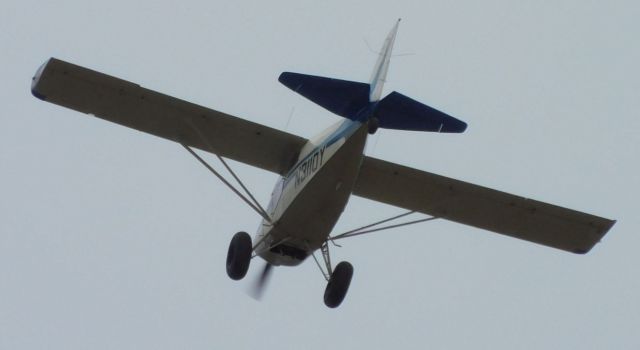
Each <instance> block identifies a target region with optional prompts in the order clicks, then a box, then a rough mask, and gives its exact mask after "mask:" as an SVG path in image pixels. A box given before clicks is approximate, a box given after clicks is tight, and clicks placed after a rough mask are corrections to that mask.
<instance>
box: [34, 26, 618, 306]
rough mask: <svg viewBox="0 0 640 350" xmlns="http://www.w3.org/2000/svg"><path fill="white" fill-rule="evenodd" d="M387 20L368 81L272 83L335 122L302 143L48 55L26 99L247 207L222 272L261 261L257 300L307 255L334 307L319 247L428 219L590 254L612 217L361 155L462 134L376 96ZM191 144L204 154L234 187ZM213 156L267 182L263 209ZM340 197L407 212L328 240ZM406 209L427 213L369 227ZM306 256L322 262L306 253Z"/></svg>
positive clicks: (338, 273)
mask: <svg viewBox="0 0 640 350" xmlns="http://www.w3.org/2000/svg"><path fill="white" fill-rule="evenodd" d="M399 23H400V20H398V22H396V23H395V25H394V26H393V28H392V30H391V32H390V33H389V34H388V36H387V37H386V39H385V41H384V44H383V46H382V49H381V51H380V52H379V57H378V60H377V63H376V65H375V68H374V70H373V74H372V77H371V80H370V82H369V83H368V84H367V83H361V82H354V81H347V80H340V79H332V78H326V77H320V76H313V75H306V74H299V73H290V72H285V73H282V74H281V75H280V77H279V79H278V80H279V81H280V82H281V83H282V84H284V85H285V86H287V87H288V88H290V89H292V90H293V91H295V92H297V93H299V94H301V95H302V96H304V97H305V98H307V99H309V100H311V101H312V102H314V103H316V104H318V105H320V106H322V107H324V108H325V109H327V110H329V111H330V112H332V113H334V114H336V115H338V116H340V117H343V120H341V121H340V122H338V123H336V124H334V125H333V126H331V127H330V128H328V129H327V130H325V131H324V132H322V133H320V134H319V135H317V136H316V137H313V138H311V139H308V140H307V139H305V138H302V137H300V136H296V135H292V134H289V133H287V132H284V131H280V130H276V129H272V128H270V127H267V126H264V125H260V124H257V123H253V122H251V121H247V120H244V119H241V118H238V117H234V116H231V115H228V114H225V113H222V112H218V111H215V110H212V109H208V108H205V107H201V106H198V105H195V104H192V103H189V102H186V101H183V100H180V99H177V98H174V97H170V96H167V95H163V94H161V93H158V92H155V91H151V90H148V89H146V88H143V87H141V86H139V85H137V84H134V83H131V82H128V81H125V80H122V79H118V78H115V77H112V76H108V75H106V74H103V73H99V72H96V71H93V70H90V69H87V68H83V67H80V66H77V65H74V64H71V63H68V62H64V61H61V60H58V59H55V58H50V59H49V60H48V61H46V62H45V64H44V65H43V66H42V67H40V69H39V70H38V71H37V72H36V75H35V77H34V78H33V81H32V86H31V91H32V94H33V95H34V96H35V97H37V98H39V99H41V100H44V101H47V102H51V103H54V104H57V105H61V106H64V107H67V108H70V109H73V110H76V111H79V112H83V113H87V114H92V115H94V116H96V117H99V118H102V119H106V120H108V121H111V122H114V123H118V124H121V125H124V126H127V127H130V128H133V129H137V130H139V131H142V132H146V133H149V134H152V135H156V136H159V137H162V138H165V139H168V140H172V141H175V142H178V143H180V144H181V145H182V146H183V147H184V148H185V149H186V150H187V151H188V152H189V153H191V155H193V156H194V157H195V158H196V159H197V160H198V161H199V162H201V163H202V164H203V165H204V166H205V167H207V169H209V170H210V171H211V172H212V173H213V174H214V175H215V176H216V177H218V178H219V179H220V180H221V181H222V182H223V183H224V184H225V185H226V186H228V187H229V188H230V189H231V190H232V191H233V192H234V193H235V194H236V195H238V196H239V197H240V198H241V199H242V200H243V201H244V202H246V203H247V204H248V205H249V206H250V207H251V208H252V209H253V210H255V211H256V212H257V213H258V215H260V216H261V217H262V221H261V223H260V226H259V228H258V231H257V233H256V235H255V236H254V238H253V239H252V238H251V236H250V235H249V234H247V233H246V232H238V233H236V234H235V235H234V236H233V238H232V239H231V243H230V244H229V249H228V253H227V261H226V270H227V274H228V275H229V277H230V278H232V279H234V280H240V279H242V278H243V277H244V276H245V275H246V273H247V270H248V268H249V264H250V261H251V260H252V258H254V257H257V256H259V257H261V258H262V259H264V260H265V261H266V264H265V267H264V269H263V271H262V274H261V275H260V277H259V279H258V281H257V284H256V295H257V296H258V295H259V294H260V293H261V292H262V289H263V288H264V285H265V283H266V280H267V278H268V276H269V275H270V271H271V268H272V266H295V265H299V264H300V263H302V262H303V261H305V260H306V259H307V258H308V257H309V256H312V257H313V259H314V260H315V262H316V264H317V265H318V267H319V268H320V271H321V272H322V274H323V275H324V277H325V279H326V281H327V286H326V289H325V293H324V303H325V304H326V305H327V306H328V307H330V308H335V307H337V306H339V305H340V304H341V303H342V301H343V299H344V297H345V295H346V293H347V290H348V289H349V285H350V282H351V278H352V275H353V267H352V265H351V264H350V263H348V262H346V261H343V262H340V263H339V264H337V265H336V266H335V267H333V266H332V263H331V259H330V255H329V245H330V244H336V243H335V241H336V240H339V239H343V238H347V237H353V236H357V235H361V234H365V233H370V232H376V231H380V230H385V229H391V228H395V227H400V226H404V225H409V224H414V223H418V222H424V221H428V220H434V219H445V220H450V221H454V222H458V223H462V224H466V225H470V226H474V227H477V228H481V229H485V230H488V231H493V232H497V233H500V234H504V235H507V236H511V237H515V238H519V239H523V240H527V241H530V242H534V243H537V244H542V245H545V246H549V247H553V248H557V249H562V250H565V251H569V252H573V253H578V254H584V253H587V252H588V251H589V250H591V248H592V247H593V246H594V245H595V244H596V243H598V242H599V241H600V239H601V238H602V237H603V236H604V235H605V234H606V233H607V232H608V231H609V229H610V228H611V227H612V226H613V225H614V224H615V221H614V220H609V219H605V218H602V217H598V216H594V215H590V214H586V213H581V212H578V211H574V210H571V209H566V208H562V207H558V206H555V205H552V204H547V203H543V202H539V201H536V200H532V199H528V198H523V197H519V196H515V195H511V194H507V193H504V192H500V191H497V190H493V189H489V188H486V187H481V186H478V185H474V184H470V183H467V182H463V181H459V180H455V179H451V178H447V177H444V176H440V175H436V174H431V173H428V172H425V171H421V170H417V169H412V168H409V167H406V166H402V165H398V164H394V163H391V162H387V161H384V160H381V159H376V158H373V157H369V156H366V155H364V148H365V142H366V141H367V137H368V135H370V134H373V133H375V132H376V131H377V130H378V129H379V128H382V129H396V130H409V131H430V132H437V133H462V132H464V131H465V129H466V128H467V124H466V123H464V122H463V121H460V120H458V119H456V118H454V117H452V116H450V115H447V114H445V113H443V112H441V111H439V110H436V109H434V108H431V107H429V106H427V105H424V104H422V103H420V102H418V101H415V100H413V99H411V98H409V97H407V96H405V95H403V94H400V93H399V92H395V91H394V92H391V93H390V94H388V95H386V96H385V97H382V88H383V84H384V82H385V79H386V76H387V71H388V69H389V61H390V58H391V52H392V48H393V44H394V41H395V38H396V33H397V32H398V25H399ZM194 148H195V149H200V150H203V151H206V152H210V153H213V154H215V155H216V156H217V157H218V158H219V160H220V161H221V162H222V164H223V165H224V167H225V168H226V169H227V170H228V171H229V172H230V174H231V175H232V176H233V178H234V179H235V181H236V182H237V183H238V185H239V186H240V188H241V189H240V188H238V187H237V185H236V186H234V185H233V184H232V183H231V182H229V181H228V180H227V179H225V177H224V176H222V175H221V174H220V173H219V172H218V171H217V170H215V169H214V168H213V167H211V166H210V165H209V164H208V163H207V162H206V161H205V160H204V159H203V158H202V157H200V155H198V154H197V153H196V152H195V151H194ZM224 158H230V159H234V160H236V161H240V162H243V163H246V164H249V165H252V166H256V167H258V168H261V169H265V170H268V171H270V172H273V173H276V174H278V180H277V181H276V184H275V188H274V189H273V192H272V194H271V200H270V202H269V204H268V206H267V207H266V209H264V208H263V207H262V206H261V205H260V204H259V203H258V201H257V200H255V198H254V196H253V195H252V194H251V192H250V191H249V190H248V189H247V188H246V186H245V185H244V184H243V182H242V181H241V180H240V178H239V177H238V176H237V175H236V174H235V173H234V172H233V170H232V169H231V167H229V165H228V164H227V163H226V162H225V161H224ZM243 192H244V193H243ZM352 194H353V195H356V196H359V197H363V198H368V199H371V200H375V201H379V202H382V203H386V204H390V205H392V206H396V207H400V208H404V209H406V210H407V212H406V213H403V214H401V215H396V216H394V217H391V218H389V219H386V220H382V221H378V222H376V223H373V224H370V225H366V226H363V227H360V228H358V229H355V230H351V231H348V232H345V233H342V234H338V235H333V236H332V235H331V232H332V230H333V228H334V225H335V224H336V222H337V221H338V218H339V217H340V215H341V213H342V211H343V210H344V208H345V206H346V204H347V202H348V200H349V197H350V196H351V195H352ZM412 213H422V214H426V215H429V217H426V218H422V219H419V220H413V221H409V222H404V223H400V224H393V225H387V226H384V227H380V225H382V224H387V223H389V222H390V221H391V220H397V219H399V218H401V217H405V216H407V215H409V214H412ZM374 227H377V228H374ZM336 245H337V244H336ZM318 250H319V251H320V255H321V258H322V260H323V261H324V266H322V264H321V262H320V259H318V258H317V257H316V251H318Z"/></svg>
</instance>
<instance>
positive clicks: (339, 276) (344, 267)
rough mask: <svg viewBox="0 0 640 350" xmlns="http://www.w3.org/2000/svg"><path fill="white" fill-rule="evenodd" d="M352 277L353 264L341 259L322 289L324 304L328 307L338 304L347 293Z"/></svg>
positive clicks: (334, 306)
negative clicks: (325, 286)
mask: <svg viewBox="0 0 640 350" xmlns="http://www.w3.org/2000/svg"><path fill="white" fill-rule="evenodd" d="M351 277H353V266H352V265H351V264H350V263H348V262H346V261H343V262H341V263H339V264H338V265H337V266H336V268H335V269H334V270H333V273H332V274H331V277H330V278H329V283H328V284H327V288H326V289H325V290H324V304H325V305H327V306H328V307H330V308H336V307H338V306H340V304H341V303H342V301H343V300H344V297H345V296H346V295H347V291H348V290H349V285H350V284H351Z"/></svg>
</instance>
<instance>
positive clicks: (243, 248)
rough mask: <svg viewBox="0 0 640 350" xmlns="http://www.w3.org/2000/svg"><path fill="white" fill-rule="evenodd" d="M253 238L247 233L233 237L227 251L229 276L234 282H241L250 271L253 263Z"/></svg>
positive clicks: (239, 233) (240, 233)
mask: <svg viewBox="0 0 640 350" xmlns="http://www.w3.org/2000/svg"><path fill="white" fill-rule="evenodd" d="M252 249H253V247H252V246H251V236H249V234H248V233H246V232H238V233H236V234H235V235H233V238H232V239H231V243H229V250H228V251H227V275H229V278H231V279H232V280H236V281H237V280H241V279H242V278H243V277H244V276H245V275H246V274H247V271H248V270H249V262H251V251H252Z"/></svg>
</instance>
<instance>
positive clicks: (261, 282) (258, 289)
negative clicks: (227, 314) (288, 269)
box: [249, 263, 273, 300]
mask: <svg viewBox="0 0 640 350" xmlns="http://www.w3.org/2000/svg"><path fill="white" fill-rule="evenodd" d="M272 269H273V265H271V264H269V263H265V264H264V268H263V269H262V273H261V274H260V276H258V279H257V280H256V281H255V282H254V283H253V285H252V286H251V289H250V290H249V295H250V296H251V297H252V298H254V299H255V300H260V299H262V294H263V293H264V290H265V289H266V287H267V284H269V278H270V276H271V271H272Z"/></svg>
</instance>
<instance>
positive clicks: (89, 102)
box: [31, 58, 307, 174]
mask: <svg viewBox="0 0 640 350" xmlns="http://www.w3.org/2000/svg"><path fill="white" fill-rule="evenodd" d="M31 92H32V93H33V95H34V96H36V97H38V98H40V99H42V100H45V101H47V102H51V103H55V104H57V105H61V106H64V107H67V108H71V109H73V110H76V111H79V112H83V113H87V114H93V115H95V116H97V117H99V118H102V119H106V120H108V121H111V122H114V123H118V124H121V125H124V126H128V127H130V128H133V129H137V130H139V131H143V132H146V133H149V134H152V135H156V136H159V137H162V138H165V139H169V140H172V141H176V142H179V143H184V144H186V145H188V146H191V147H195V148H199V149H201V150H204V151H208V152H212V153H215V154H218V155H220V156H222V157H227V158H230V159H234V160H237V161H240V162H243V163H247V164H250V165H253V166H256V167H259V168H262V169H265V170H268V171H271V172H274V173H278V174H285V173H286V172H287V171H288V170H289V168H290V167H291V165H292V164H293V163H294V162H295V160H296V158H297V156H298V153H299V151H300V149H301V148H302V146H303V145H304V144H305V142H306V141H307V140H305V139H304V138H302V137H299V136H296V135H292V134H289V133H286V132H283V131H279V130H276V129H272V128H269V127H267V126H264V125H260V124H257V123H253V122H250V121H247V120H244V119H240V118H237V117H233V116H231V115H228V114H225V113H222V112H218V111H215V110H212V109H208V108H205V107H202V106H198V105H196V104H193V103H190V102H186V101H183V100H180V99H177V98H174V97H171V96H167V95H163V94H161V93H158V92H155V91H152V90H148V89H145V88H143V87H141V86H140V85H137V84H134V83H131V82H128V81H125V80H122V79H118V78H115V77H112V76H109V75H106V74H103V73H99V72H96V71H93V70H90V69H87V68H83V67H80V66H77V65H74V64H71V63H68V62H64V61H61V60H58V59H55V58H51V59H49V60H48V61H47V62H46V63H45V64H44V65H43V66H42V67H41V68H40V69H39V70H38V72H37V73H36V76H35V77H34V78H33V83H32V86H31Z"/></svg>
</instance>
